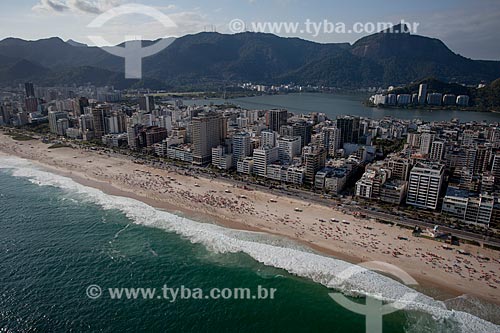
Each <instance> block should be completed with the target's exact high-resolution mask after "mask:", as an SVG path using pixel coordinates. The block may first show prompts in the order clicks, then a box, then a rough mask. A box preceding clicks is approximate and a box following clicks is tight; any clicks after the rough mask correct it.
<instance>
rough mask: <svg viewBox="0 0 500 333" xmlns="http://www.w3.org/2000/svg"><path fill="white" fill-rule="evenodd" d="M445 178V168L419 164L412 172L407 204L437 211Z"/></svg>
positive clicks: (434, 164) (433, 164)
mask: <svg viewBox="0 0 500 333" xmlns="http://www.w3.org/2000/svg"><path fill="white" fill-rule="evenodd" d="M443 178H444V166H443V165H442V164H438V163H423V162H419V163H417V164H416V165H415V166H414V167H413V169H412V170H411V171H410V177H409V185H408V196H407V198H406V203H407V204H408V205H412V206H415V207H421V208H428V209H436V208H437V205H438V200H439V193H440V192H441V185H442V183H443Z"/></svg>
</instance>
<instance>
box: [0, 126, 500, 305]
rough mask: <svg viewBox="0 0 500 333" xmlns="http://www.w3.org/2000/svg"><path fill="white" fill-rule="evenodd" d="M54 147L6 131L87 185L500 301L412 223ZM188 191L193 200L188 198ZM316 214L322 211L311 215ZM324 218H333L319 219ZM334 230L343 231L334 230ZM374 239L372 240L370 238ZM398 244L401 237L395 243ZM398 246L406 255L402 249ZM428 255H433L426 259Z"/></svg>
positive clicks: (25, 154) (489, 266) (17, 147)
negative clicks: (387, 221) (453, 268)
mask: <svg viewBox="0 0 500 333" xmlns="http://www.w3.org/2000/svg"><path fill="white" fill-rule="evenodd" d="M47 147H48V146H47V145H45V144H43V143H41V142H39V141H24V142H17V141H14V140H12V139H11V138H10V137H7V136H5V135H4V134H3V133H2V132H0V151H3V152H4V153H5V154H6V155H11V156H17V157H21V158H25V159H27V160H30V161H32V162H34V163H35V164H36V165H39V166H41V167H42V168H44V169H47V170H49V171H50V172H53V173H55V174H58V175H62V176H65V177H68V178H71V179H72V180H74V181H75V182H77V183H79V184H81V185H84V186H89V187H93V188H97V189H99V190H101V191H103V192H104V193H106V194H110V195H115V196H123V197H129V198H132V199H135V200H138V201H142V202H144V203H146V204H148V205H150V206H152V207H154V208H157V209H162V210H166V211H168V212H170V213H173V214H176V215H181V216H183V217H186V218H189V219H192V220H195V221H200V222H201V221H205V222H208V221H210V222H212V223H214V224H217V225H220V226H222V227H225V228H230V229H236V230H245V231H253V232H261V233H266V234H271V235H276V236H281V237H285V238H287V239H290V240H292V241H295V242H297V243H298V244H301V245H304V246H306V247H308V248H310V249H312V250H313V251H315V252H317V253H319V254H322V255H327V256H331V257H334V258H336V259H340V260H343V261H347V262H350V263H353V264H359V263H361V262H364V261H372V260H378V261H385V262H388V263H391V264H393V265H396V266H398V267H400V268H401V269H403V270H405V271H407V272H408V273H409V274H410V275H411V276H412V277H414V278H415V280H417V281H418V282H419V288H417V289H418V290H419V291H421V292H423V293H424V294H429V293H430V294H431V296H432V297H434V298H436V299H438V300H446V299H449V298H454V297H457V296H460V295H463V294H467V295H472V296H474V297H478V298H480V299H482V300H484V301H487V302H489V303H493V304H496V305H500V294H499V292H498V291H497V289H493V288H491V287H489V286H488V285H487V284H486V283H485V282H484V281H478V280H477V279H474V277H475V276H473V277H471V276H472V275H471V274H470V272H469V277H468V278H466V277H464V278H462V277H460V278H458V277H457V274H455V273H454V272H449V271H447V272H444V271H442V269H440V267H439V266H441V265H445V266H447V264H445V263H444V262H446V261H447V262H452V259H454V260H456V259H455V258H450V257H457V256H458V255H456V254H454V253H451V251H447V250H444V249H442V248H441V245H442V243H438V242H436V241H432V240H427V239H421V238H413V237H412V236H411V231H410V230H407V229H401V228H399V227H393V226H387V225H382V224H380V223H376V222H371V221H368V220H360V219H357V218H354V217H352V216H348V215H346V214H343V213H341V212H338V211H335V210H333V209H331V208H328V207H325V206H319V205H315V204H311V203H308V202H305V201H302V200H299V199H295V198H289V197H278V196H276V195H273V194H270V193H265V192H260V191H248V190H245V189H241V188H237V187H235V186H234V185H233V187H231V185H229V184H228V183H226V182H223V181H220V180H217V179H206V178H201V177H200V178H194V177H191V176H186V175H181V174H179V173H178V172H177V171H175V170H174V171H172V170H163V169H156V168H152V167H149V166H145V165H137V164H134V163H133V162H132V161H130V160H128V159H127V158H126V157H115V156H113V157H108V156H106V155H104V156H103V155H102V154H100V153H98V152H93V151H86V150H85V151H84V150H80V149H72V148H58V149H52V150H48V149H47ZM49 151H50V153H49ZM72 155H75V156H73V157H72ZM0 156H1V155H0ZM74 162H78V163H76V164H75V163H74ZM87 166H88V167H87ZM68 170H71V171H68ZM107 171H108V172H107ZM158 177H162V178H159V179H161V180H160V181H156V179H157V178H158ZM167 179H168V181H167ZM171 179H175V180H171ZM198 183H199V184H198ZM138 184H139V185H138ZM149 185H151V186H149ZM196 185H198V186H196ZM158 188H159V189H163V188H167V189H168V191H165V192H164V193H158V191H157V190H158ZM207 190H209V191H208V192H207ZM225 191H230V192H231V193H225ZM170 194H172V195H170ZM240 196H244V197H245V198H240ZM186 198H192V200H191V201H190V200H189V199H188V200H185V199H186ZM179 199H180V200H179ZM270 199H275V200H276V201H278V203H274V204H273V203H270ZM293 207H300V208H301V209H302V210H303V212H300V213H299V212H295V211H294V208H293ZM308 211H309V212H308ZM308 213H309V214H308ZM311 213H312V214H314V215H315V216H311V215H312V214H311ZM332 216H334V217H336V218H337V219H338V221H342V220H343V219H346V220H348V221H349V222H350V224H348V225H347V224H343V223H331V222H329V220H330V218H329V217H332ZM320 218H323V219H324V220H325V221H327V222H326V223H322V222H319V219H320ZM368 226H369V228H370V229H369V230H368ZM334 234H337V236H336V237H335V236H332V235H334ZM399 236H404V237H408V241H406V242H403V241H400V240H398V237H399ZM367 238H369V240H370V243H366V242H367V241H368V239H367ZM363 241H364V242H363ZM393 243H398V244H397V245H396V246H395V245H394V244H393ZM370 248H371V249H370ZM460 248H461V249H466V250H467V251H469V252H470V253H471V254H473V253H476V252H477V253H478V254H479V252H481V255H483V256H488V257H490V258H491V259H492V260H491V261H490V262H488V263H476V262H473V258H469V259H466V260H467V261H470V263H469V267H473V269H475V270H476V271H478V272H480V271H494V272H495V271H496V272H499V271H500V263H499V262H498V261H496V260H495V259H498V258H499V253H498V252H495V251H493V250H489V249H481V248H478V247H475V246H472V245H464V246H461V247H460ZM415 249H418V250H417V251H416V252H417V254H419V255H417V254H414V256H410V255H409V253H413V252H415ZM394 251H397V252H398V253H401V254H400V255H397V256H394V255H393V254H394ZM391 252H392V255H391ZM453 252H455V251H453ZM405 253H406V254H405ZM424 253H432V254H435V255H436V256H437V257H438V258H443V259H438V260H434V259H432V258H431V259H432V260H430V261H429V258H428V256H427V255H425V254H424ZM419 257H421V258H419ZM423 257H425V259H424V260H421V259H422V258H423ZM466 266H467V265H466ZM459 276H463V274H459ZM495 276H496V275H495ZM497 278H498V277H497Z"/></svg>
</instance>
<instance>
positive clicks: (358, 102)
mask: <svg viewBox="0 0 500 333" xmlns="http://www.w3.org/2000/svg"><path fill="white" fill-rule="evenodd" d="M366 98H367V97H366V96H364V95H345V94H320V93H302V94H286V95H263V96H255V97H243V98H235V99H229V100H222V99H208V100H204V99H194V100H185V101H184V103H185V104H188V105H193V104H196V105H205V104H210V103H214V104H224V103H234V104H236V105H238V106H241V107H243V108H246V109H256V110H268V109H272V108H285V109H288V110H289V111H290V112H293V113H295V114H301V113H305V114H307V113H310V112H322V113H325V114H326V115H327V116H328V117H329V118H330V119H335V118H336V117H337V116H340V115H355V116H361V117H368V118H372V119H380V118H384V117H393V118H398V119H421V120H424V121H447V120H451V119H453V118H458V119H460V121H462V122H468V121H486V122H488V123H493V122H500V113H491V112H465V111H449V110H406V109H381V108H371V107H366V106H365V105H363V101H364V100H365V99H366Z"/></svg>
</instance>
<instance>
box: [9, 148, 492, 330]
mask: <svg viewBox="0 0 500 333" xmlns="http://www.w3.org/2000/svg"><path fill="white" fill-rule="evenodd" d="M0 169H12V175H13V176H15V177H22V178H27V179H29V180H30V181H31V182H32V183H34V184H37V185H40V186H54V187H57V188H60V189H63V190H65V191H69V192H71V193H78V194H80V195H81V196H82V197H83V198H86V200H89V201H91V202H93V203H95V204H98V205H99V206H101V207H102V208H104V209H108V210H111V209H113V210H119V211H121V212H123V213H124V214H125V215H126V216H127V217H128V218H129V219H130V220H132V221H133V222H134V223H136V224H140V225H144V226H148V227H154V228H159V229H163V230H166V231H169V232H175V233H177V234H179V235H181V236H182V237H184V238H185V239H187V240H189V241H190V242H192V243H198V244H203V245H204V246H205V247H206V248H207V249H208V250H209V251H213V252H216V253H245V254H247V255H249V256H250V257H252V258H253V259H254V260H256V261H258V262H260V263H262V264H264V265H267V266H272V267H276V268H280V269H283V270H286V271H288V272H289V273H290V274H294V275H297V276H300V277H304V278H308V279H311V280H313V281H314V282H317V283H320V284H323V285H324V286H326V287H329V288H335V289H336V290H338V291H340V292H342V293H344V294H347V295H354V296H356V295H364V296H372V297H376V298H378V299H381V300H384V301H387V302H394V301H397V300H400V299H404V298H405V295H408V294H415V296H416V297H415V299H414V300H412V301H411V302H409V303H408V304H407V305H406V307H405V311H409V312H412V311H415V312H423V313H426V314H430V315H431V316H432V318H433V323H432V325H434V326H436V325H438V327H439V329H438V330H439V331H442V328H450V327H452V328H453V330H452V331H454V332H488V333H492V332H500V326H497V325H495V324H493V323H490V322H488V321H486V320H483V319H480V318H478V317H476V316H474V315H472V314H469V313H467V312H464V311H455V310H449V309H447V307H446V305H445V304H444V303H443V302H440V301H436V300H434V299H433V298H431V297H428V296H426V295H424V294H422V293H418V292H416V291H415V290H413V289H411V288H409V287H408V286H406V285H404V284H402V283H399V282H397V281H395V280H393V279H390V278H388V277H386V276H383V275H381V274H378V273H375V272H373V271H369V270H365V271H363V272H361V273H359V274H356V275H354V276H352V277H351V278H349V279H347V280H344V279H341V278H340V277H341V276H342V273H343V272H345V271H346V270H348V269H350V268H352V267H353V266H355V265H353V264H350V263H348V262H345V261H342V260H338V259H334V258H331V257H326V256H322V255H319V254H316V253H314V252H312V251H309V250H306V249H305V248H304V247H303V246H300V245H297V244H295V243H293V242H291V241H288V240H284V239H283V238H280V237H276V236H271V235H267V234H264V233H258V232H250V231H236V230H231V229H227V228H224V227H221V226H217V225H214V224H209V223H200V222H196V221H193V220H190V219H188V218H185V217H181V216H177V215H174V214H171V213H169V212H166V211H162V210H158V209H155V208H153V207H151V206H149V205H147V204H145V203H143V202H140V201H137V200H134V199H130V198H126V197H118V196H112V195H107V194H105V193H104V192H102V191H100V190H98V189H95V188H91V187H87V186H83V185H81V184H78V183H76V182H75V181H73V180H72V179H70V178H67V177H63V176H59V175H56V174H53V173H50V172H46V171H43V170H41V169H39V168H37V167H36V166H34V165H33V164H32V163H31V162H29V161H28V160H24V159H20V158H15V157H8V158H1V159H0ZM332 302H333V300H332ZM408 331H414V327H412V328H408Z"/></svg>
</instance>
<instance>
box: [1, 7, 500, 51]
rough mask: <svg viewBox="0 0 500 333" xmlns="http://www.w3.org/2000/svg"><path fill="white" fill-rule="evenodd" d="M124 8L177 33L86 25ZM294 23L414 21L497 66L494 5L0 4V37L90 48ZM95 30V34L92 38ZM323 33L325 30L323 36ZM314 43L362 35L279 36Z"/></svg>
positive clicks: (122, 21) (120, 22) (146, 26)
mask: <svg viewBox="0 0 500 333" xmlns="http://www.w3.org/2000/svg"><path fill="white" fill-rule="evenodd" d="M126 3H139V4H143V5H147V6H151V7H154V8H156V9H158V10H160V11H161V12H162V13H164V14H166V15H167V16H168V17H169V18H170V19H171V20H172V21H173V22H174V23H175V24H176V27H171V28H169V29H166V28H165V27H163V26H162V25H161V24H160V23H158V22H156V21H155V20H154V19H152V18H149V17H147V16H144V15H135V14H134V15H125V16H122V17H120V18H115V19H113V20H111V21H109V22H108V23H107V24H106V25H105V26H104V27H103V28H99V29H95V28H93V29H91V28H88V27H87V25H88V24H89V23H90V22H91V21H93V20H94V19H95V18H96V17H97V16H98V15H99V14H101V13H103V12H105V11H106V10H108V9H110V8H113V7H116V6H119V5H121V4H126ZM234 19H241V20H242V21H243V22H245V24H246V27H247V29H248V27H251V23H252V22H292V23H293V22H298V23H300V24H301V26H300V27H301V28H303V27H304V26H303V25H302V24H304V22H305V21H306V20H310V21H311V22H315V24H319V23H320V22H323V21H324V20H328V22H332V23H335V24H338V23H339V22H343V23H345V25H346V27H347V28H348V29H349V28H351V27H352V25H353V24H354V23H355V22H362V23H367V22H373V23H375V24H376V23H377V22H394V23H397V22H399V21H400V20H405V21H406V22H417V23H419V24H420V25H419V27H418V31H417V33H418V34H420V35H424V36H429V37H435V38H439V39H441V40H443V41H444V42H445V43H446V44H447V45H448V47H450V49H452V50H453V51H454V52H456V53H460V54H462V55H464V56H466V57H470V58H474V59H494V60H500V33H499V32H500V1H499V0H413V1H407V0H400V1H394V0H390V1H389V0H349V1H345V0H307V1H299V0H210V1H199V0H198V1H194V0H182V1H180V0H133V1H129V0H14V1H10V0H9V1H6V0H2V1H1V2H0V39H3V38H6V37H18V38H23V39H30V40H32V39H40V38H47V37H54V36H58V37H61V38H62V39H64V40H66V39H70V38H71V39H74V40H77V41H79V42H84V43H87V44H92V42H90V40H89V39H88V38H87V36H88V35H96V34H97V35H101V36H103V37H104V38H105V39H106V40H107V41H109V43H112V44H115V43H119V42H121V41H123V39H124V38H125V37H124V36H131V35H135V36H142V38H144V39H156V38H159V37H165V36H182V35H185V34H188V33H196V32H200V31H204V30H210V29H214V28H215V29H216V30H217V31H218V32H223V33H230V30H229V22H231V21H232V20H234ZM96 32H98V33H96ZM321 32H323V30H321ZM279 34H280V35H282V36H298V37H301V38H304V39H309V40H314V41H318V42H349V43H352V42H354V41H356V40H357V39H358V38H360V37H362V36H364V35H367V34H368V33H361V34H357V33H319V34H317V35H315V34H313V33H307V32H303V31H302V33H301V31H296V32H293V33H286V32H284V31H282V32H281V33H279Z"/></svg>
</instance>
